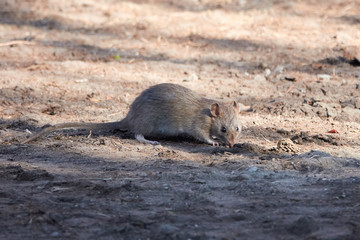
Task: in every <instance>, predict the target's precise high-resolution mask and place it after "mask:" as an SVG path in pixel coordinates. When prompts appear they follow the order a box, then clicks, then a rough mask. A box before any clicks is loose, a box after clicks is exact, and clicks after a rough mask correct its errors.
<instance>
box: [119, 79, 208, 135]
mask: <svg viewBox="0 0 360 240" xmlns="http://www.w3.org/2000/svg"><path fill="white" fill-rule="evenodd" d="M203 105H204V98H202V97H201V96H199V95H198V94H197V93H195V92H194V91H192V90H190V89H188V88H185V87H183V86H180V85H176V84H171V83H163V84H158V85H155V86H152V87H150V88H148V89H146V90H145V91H143V92H142V93H141V94H140V96H138V97H137V98H136V99H135V101H134V102H133V103H132V105H131V107H130V111H129V113H128V115H127V117H126V118H127V121H128V123H129V124H130V125H131V126H132V127H131V128H132V129H131V130H132V131H133V132H135V133H139V134H142V135H144V136H152V137H161V136H176V135H179V134H182V133H185V134H187V133H188V131H189V129H191V126H192V125H193V124H194V116H197V115H199V114H200V113H201V110H202V109H203V108H204V106H203Z"/></svg>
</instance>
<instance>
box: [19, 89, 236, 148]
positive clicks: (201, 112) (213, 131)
mask: <svg viewBox="0 0 360 240" xmlns="http://www.w3.org/2000/svg"><path fill="white" fill-rule="evenodd" d="M65 128H82V129H92V130H113V129H121V130H128V131H130V132H132V133H133V134H134V135H135V137H136V139H138V140H139V141H141V142H145V143H151V144H158V142H155V141H149V140H146V139H145V137H174V136H179V135H186V136H190V137H193V138H195V139H197V140H199V141H202V142H205V143H208V144H212V145H219V144H225V145H228V146H230V147H232V146H233V145H234V144H235V143H236V142H237V140H238V137H239V134H240V132H241V125H240V121H239V110H238V106H237V104H236V102H233V103H231V104H226V103H223V102H219V101H216V100H212V99H207V98H203V97H201V96H200V95H198V94H197V93H195V92H193V91H192V90H190V89H188V88H185V87H182V86H180V85H176V84H170V83H163V84H159V85H155V86H152V87H150V88H148V89H146V90H144V91H143V92H142V93H141V94H140V95H139V96H138V97H137V98H136V99H135V101H134V102H133V103H132V104H131V106H130V111H129V113H128V114H127V116H126V117H125V118H124V119H123V120H121V121H119V122H110V123H64V124H58V125H54V126H51V127H48V128H45V129H44V130H42V131H41V132H39V133H38V134H36V135H34V136H32V137H30V138H28V139H26V140H25V141H23V142H22V143H28V142H30V141H32V140H35V139H37V138H38V137H40V136H43V135H45V134H47V133H50V132H52V131H55V130H58V129H65Z"/></svg>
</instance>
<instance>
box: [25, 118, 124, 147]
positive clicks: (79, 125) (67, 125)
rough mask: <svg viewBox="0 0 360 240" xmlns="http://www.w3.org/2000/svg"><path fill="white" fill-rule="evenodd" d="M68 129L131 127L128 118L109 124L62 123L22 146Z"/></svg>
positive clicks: (122, 128) (47, 129)
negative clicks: (54, 132)
mask: <svg viewBox="0 0 360 240" xmlns="http://www.w3.org/2000/svg"><path fill="white" fill-rule="evenodd" d="M66 128H77V129H90V130H105V131H106V130H108V131H109V130H115V129H119V130H129V126H128V123H127V120H126V118H124V119H123V120H121V121H119V122H108V123H80V122H79V123H61V124H57V125H54V126H50V127H47V128H45V129H43V130H42V131H40V132H39V133H37V134H35V135H34V136H31V137H29V138H28V139H26V140H24V141H22V142H21V144H25V143H28V142H31V141H33V140H35V139H37V138H39V137H41V136H44V135H46V134H48V133H51V132H53V131H55V130H59V129H66Z"/></svg>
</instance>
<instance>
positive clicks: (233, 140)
mask: <svg viewBox="0 0 360 240" xmlns="http://www.w3.org/2000/svg"><path fill="white" fill-rule="evenodd" d="M234 145H235V136H234V135H231V137H230V139H229V147H231V148H232V147H233V146H234Z"/></svg>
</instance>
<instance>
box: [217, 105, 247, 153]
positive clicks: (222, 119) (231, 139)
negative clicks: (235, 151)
mask: <svg viewBox="0 0 360 240" xmlns="http://www.w3.org/2000/svg"><path fill="white" fill-rule="evenodd" d="M210 113H211V116H212V118H213V123H212V126H211V130H210V134H211V137H213V138H215V139H217V140H218V141H219V142H221V143H224V144H225V145H228V146H230V147H233V146H234V144H235V143H236V142H237V140H238V139H239V136H240V132H241V124H240V120H239V107H238V105H237V103H236V102H233V103H232V104H229V105H224V104H221V105H219V104H218V103H213V104H212V105H211V107H210Z"/></svg>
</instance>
